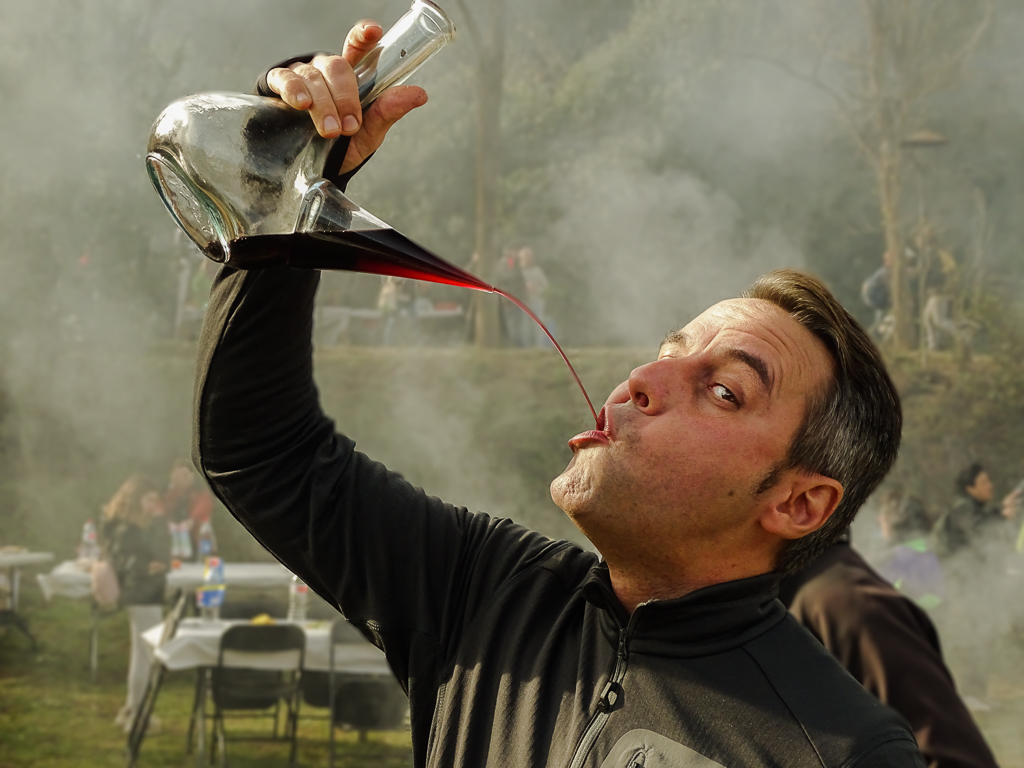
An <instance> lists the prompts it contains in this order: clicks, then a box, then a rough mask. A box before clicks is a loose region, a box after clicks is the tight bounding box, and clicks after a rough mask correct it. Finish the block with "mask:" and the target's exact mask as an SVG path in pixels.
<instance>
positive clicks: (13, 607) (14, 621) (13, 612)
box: [0, 551, 53, 650]
mask: <svg viewBox="0 0 1024 768" xmlns="http://www.w3.org/2000/svg"><path fill="white" fill-rule="evenodd" d="M51 560H53V553H52V552H27V551H25V552H10V551H8V552H3V551H0V570H2V571H6V572H7V579H8V582H9V583H10V597H9V598H8V601H7V606H6V607H3V608H0V625H10V626H12V627H14V628H15V629H17V630H18V631H19V632H21V633H22V634H24V635H25V637H27V638H28V639H29V640H31V641H32V650H36V648H37V647H38V645H39V644H38V643H37V642H36V639H35V637H34V636H33V634H32V632H31V631H30V630H29V628H28V622H27V621H25V617H24V616H22V615H21V614H20V613H18V592H19V590H20V586H21V568H22V567H24V566H26V565H40V564H42V563H48V562H50V561H51Z"/></svg>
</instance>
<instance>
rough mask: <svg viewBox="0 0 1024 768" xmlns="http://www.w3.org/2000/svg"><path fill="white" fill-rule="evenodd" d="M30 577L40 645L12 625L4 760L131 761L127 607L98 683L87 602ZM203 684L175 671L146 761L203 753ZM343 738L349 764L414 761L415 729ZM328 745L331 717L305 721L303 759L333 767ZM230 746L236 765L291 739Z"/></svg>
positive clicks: (113, 628) (4, 657)
mask: <svg viewBox="0 0 1024 768" xmlns="http://www.w3.org/2000/svg"><path fill="white" fill-rule="evenodd" d="M24 584H25V589H24V590H23V593H22V606H21V608H22V612H23V613H24V614H25V615H26V616H27V617H28V618H29V621H30V624H31V628H32V631H33V633H34V634H35V636H36V637H37V638H38V640H39V645H40V648H39V651H38V653H32V650H31V647H30V644H29V642H28V640H27V639H26V638H25V637H24V636H22V635H21V634H20V633H18V632H16V631H14V630H12V629H8V630H6V631H5V632H3V633H2V634H0V768H29V767H31V768H76V767H78V766H82V767H85V766H88V767H89V768H93V767H94V766H97V767H98V766H123V765H124V746H125V738H124V734H123V733H122V731H121V730H120V729H119V728H118V727H117V726H115V725H114V722H113V721H114V716H115V715H116V714H117V711H118V709H119V708H120V707H121V705H122V704H123V703H124V697H125V677H126V675H127V664H128V646H129V636H128V622H127V619H126V617H125V615H124V613H123V612H122V613H118V614H115V615H113V616H111V617H109V618H106V619H104V621H103V622H102V625H101V634H100V660H99V674H98V675H97V680H96V682H95V683H92V682H90V680H89V659H88V642H89V626H90V618H89V606H88V603H87V601H83V600H65V599H61V598H57V599H55V600H54V601H53V602H52V603H45V602H43V600H42V598H41V597H40V596H39V593H38V590H36V589H34V585H33V584H31V583H29V581H28V579H26V580H25V582H24ZM194 684H195V675H194V673H193V672H189V671H186V672H175V673H170V674H168V675H167V677H166V678H165V682H164V685H163V688H162V690H161V692H160V698H159V700H158V702H157V705H156V712H155V714H156V715H157V716H158V717H159V718H160V719H161V721H162V730H161V732H160V733H159V734H157V735H153V736H150V737H148V738H147V739H146V741H145V743H144V744H143V746H142V753H141V757H140V759H139V763H138V764H139V766H140V768H158V767H159V766H174V767H175V768H178V767H179V766H192V765H194V764H195V760H194V756H188V755H187V754H186V734H187V729H188V716H189V712H190V711H191V707H192V695H193V690H194ZM304 711H305V712H306V714H309V715H320V716H323V715H324V714H326V710H322V709H308V708H307V709H305V710H304ZM264 723H267V724H269V721H264ZM232 726H234V727H232ZM246 729H259V730H260V732H261V733H267V732H268V731H267V729H266V728H265V727H264V725H263V724H257V723H256V722H253V723H251V724H250V723H237V724H231V723H229V725H228V733H229V735H230V734H232V733H237V734H243V733H245V732H246ZM337 739H338V751H337V759H336V760H335V765H337V766H340V767H341V768H356V767H357V766H359V767H360V768H362V767H366V768H398V767H399V766H402V767H403V768H404V766H408V765H409V764H410V762H411V761H410V741H409V735H408V733H406V732H396V733H391V732H388V733H370V734H369V737H368V739H367V741H366V742H365V743H360V742H359V739H358V735H357V734H355V733H344V732H341V731H338V733H337ZM327 752H328V748H327V725H326V722H325V721H324V720H314V719H303V720H301V721H300V726H299V763H300V765H303V766H325V765H327ZM228 755H229V757H230V760H231V765H232V768H265V767H266V768H269V767H270V766H283V765H285V764H286V763H287V756H288V745H287V744H285V743H284V742H278V743H261V742H241V743H237V744H229V745H228Z"/></svg>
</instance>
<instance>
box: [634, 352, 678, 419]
mask: <svg viewBox="0 0 1024 768" xmlns="http://www.w3.org/2000/svg"><path fill="white" fill-rule="evenodd" d="M666 367H667V366H666V365H665V363H664V361H662V360H655V361H654V362H651V363H647V364H646V365H641V366H639V367H638V368H634V369H633V371H632V372H631V373H630V374H629V379H628V380H627V381H626V385H627V386H628V388H629V399H630V400H632V401H633V403H634V404H635V405H636V407H637V408H639V409H640V410H642V411H643V412H644V413H648V414H652V413H656V412H657V411H658V410H660V409H661V408H662V407H663V406H664V403H665V400H666V396H667V394H668V381H667V378H666V375H665V374H666V370H665V369H666Z"/></svg>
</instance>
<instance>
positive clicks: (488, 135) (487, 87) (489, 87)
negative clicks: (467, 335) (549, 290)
mask: <svg viewBox="0 0 1024 768" xmlns="http://www.w3.org/2000/svg"><path fill="white" fill-rule="evenodd" d="M499 4H500V3H499ZM497 34H498V35H501V33H500V32H498V33H497ZM503 80H504V51H503V50H502V49H501V48H500V47H498V46H495V47H494V48H491V49H489V50H483V51H481V52H480V66H479V67H478V68H477V76H476V206H475V214H476V216H475V232H474V249H475V251H476V253H478V254H480V263H481V264H482V265H483V268H484V272H485V274H484V279H485V280H487V281H489V282H493V279H494V274H493V273H494V265H495V263H496V262H497V260H498V252H497V237H496V235H497V229H498V218H499V216H500V212H501V209H500V203H499V199H498V185H499V179H500V175H501V90H502V83H503ZM474 301H476V308H475V317H476V326H475V328H474V334H473V335H474V341H475V342H476V344H477V346H481V347H495V346H498V345H499V344H500V343H501V324H500V320H499V315H498V302H496V301H495V300H494V299H493V298H491V297H489V296H488V295H487V294H483V293H478V294H476V295H475V296H474Z"/></svg>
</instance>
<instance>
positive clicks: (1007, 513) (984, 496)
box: [932, 462, 1022, 557]
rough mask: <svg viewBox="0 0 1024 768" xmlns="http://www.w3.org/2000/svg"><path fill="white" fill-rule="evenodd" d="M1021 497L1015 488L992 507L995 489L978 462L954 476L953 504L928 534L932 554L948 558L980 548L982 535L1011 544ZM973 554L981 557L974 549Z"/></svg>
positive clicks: (1018, 489) (1018, 490) (977, 550)
mask: <svg viewBox="0 0 1024 768" xmlns="http://www.w3.org/2000/svg"><path fill="white" fill-rule="evenodd" d="M1021 493H1022V490H1021V488H1019V487H1018V488H1017V489H1015V490H1014V491H1013V492H1012V493H1010V494H1009V495H1008V496H1006V498H1004V499H1003V501H1002V503H1001V504H1000V505H999V506H996V505H995V504H993V503H992V499H993V498H995V486H994V485H993V484H992V480H991V478H990V477H989V475H988V472H987V471H986V470H985V468H984V467H983V466H982V465H981V464H979V463H978V462H974V463H972V464H970V465H968V466H966V467H964V469H963V470H961V471H960V474H958V475H957V476H956V494H957V498H956V500H955V501H954V502H953V505H952V506H951V507H950V508H949V511H947V512H946V513H945V514H944V515H943V516H942V517H940V518H939V520H938V521H937V522H936V523H935V527H934V529H933V530H932V537H933V541H934V546H935V551H936V552H937V553H938V554H939V556H940V557H949V556H950V555H953V554H956V553H958V552H962V551H964V550H967V549H971V548H972V545H973V544H980V539H981V537H982V535H983V534H989V533H995V538H997V539H1006V540H1007V541H1010V540H1012V534H1013V532H1012V529H1011V527H1010V521H1012V520H1013V518H1014V516H1015V515H1016V512H1017V501H1018V499H1019V498H1020V496H1021ZM974 550H975V554H977V555H979V556H981V555H982V553H981V550H980V549H978V548H977V547H974Z"/></svg>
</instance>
